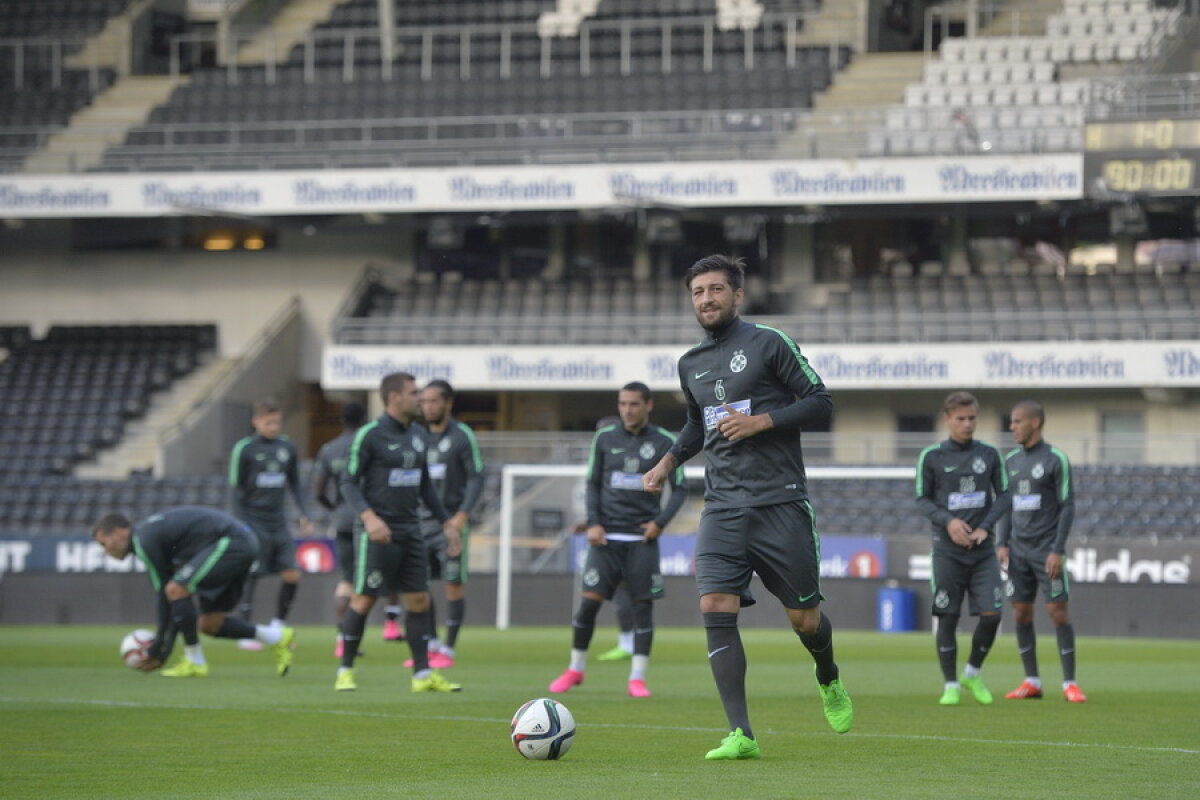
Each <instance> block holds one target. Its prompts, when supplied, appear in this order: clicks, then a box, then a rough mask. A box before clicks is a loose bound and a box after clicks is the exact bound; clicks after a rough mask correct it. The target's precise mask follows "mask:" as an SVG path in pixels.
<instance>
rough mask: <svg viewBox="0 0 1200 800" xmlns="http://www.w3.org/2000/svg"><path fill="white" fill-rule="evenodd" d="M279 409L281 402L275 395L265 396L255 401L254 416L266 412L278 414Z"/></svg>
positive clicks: (259, 415)
mask: <svg viewBox="0 0 1200 800" xmlns="http://www.w3.org/2000/svg"><path fill="white" fill-rule="evenodd" d="M279 410H280V409H279V402H278V401H277V400H276V399H275V398H274V397H264V398H262V399H261V400H256V401H254V416H256V417H261V416H263V415H264V414H278V413H279Z"/></svg>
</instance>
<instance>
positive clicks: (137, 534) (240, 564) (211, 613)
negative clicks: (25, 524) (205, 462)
mask: <svg viewBox="0 0 1200 800" xmlns="http://www.w3.org/2000/svg"><path fill="white" fill-rule="evenodd" d="M92 538H93V539H95V540H96V542H98V543H99V544H100V546H101V547H103V548H104V552H105V553H107V554H108V555H109V556H111V557H112V558H116V559H123V558H125V557H126V556H128V555H129V554H130V553H134V554H136V555H137V557H138V559H139V560H140V561H141V562H142V563H143V564H145V565H146V574H147V575H148V576H149V578H150V583H151V585H152V586H154V591H155V592H156V593H157V594H158V631H157V632H156V633H155V635H154V643H153V644H152V645H151V646H150V650H149V653H148V655H147V656H146V658H145V659H144V660H143V661H142V663H141V664H139V665H138V669H140V670H143V671H147V672H148V671H150V670H155V669H158V668H159V667H161V666H162V665H163V662H164V661H166V659H167V657H168V656H169V655H170V654H171V644H172V642H173V637H174V633H175V632H178V633H181V634H182V635H183V641H184V657H183V658H182V659H180V660H179V661H178V662H177V663H176V664H175V666H173V667H169V668H167V669H164V670H163V672H162V674H163V675H165V676H166V677H168V678H203V677H206V676H207V675H208V662H207V661H205V658H204V651H203V649H202V648H201V647H200V639H199V637H198V636H197V625H198V626H199V630H200V631H203V632H204V633H206V634H208V635H209V636H216V637H220V638H222V639H248V638H252V637H253V638H255V639H257V640H258V641H260V642H262V643H263V644H266V645H270V648H271V651H272V653H273V654H274V656H275V668H276V670H277V671H278V672H279V674H280V675H281V676H282V675H286V674H287V672H288V668H289V667H290V666H291V664H292V648H293V647H294V645H295V641H296V635H295V633H294V632H293V631H292V629H291V628H288V627H280V626H275V625H258V626H254V625H251V624H250V623H248V622H246V621H245V620H243V619H238V618H237V617H233V616H229V612H230V611H232V610H233V609H234V606H235V605H236V604H237V601H238V598H239V597H240V596H241V594H242V584H243V583H244V582H245V580H246V577H247V575H248V574H249V573H250V566H251V564H253V563H254V559H256V558H257V557H258V540H257V539H256V538H255V537H254V533H253V532H251V530H250V529H249V528H247V527H246V526H245V525H243V524H242V523H241V522H238V521H237V520H236V519H234V518H233V517H231V516H229V515H228V514H225V513H223V512H221V511H217V510H215V509H212V508H201V507H198V506H180V507H178V508H171V509H167V510H166V511H161V512H159V513H157V514H153V515H151V516H150V517H148V518H147V519H146V520H145V521H144V522H142V523H141V524H139V525H138V526H137V527H136V528H135V527H134V525H133V523H132V522H130V521H129V519H127V518H126V517H125V516H124V515H123V514H107V515H105V516H104V517H103V518H101V519H100V521H99V522H97V523H96V525H95V526H94V527H93V528H92ZM192 595H195V596H196V598H197V599H198V600H199V601H200V616H199V620H197V617H196V606H195V604H194V603H193V601H192Z"/></svg>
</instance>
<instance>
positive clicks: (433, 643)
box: [429, 636, 442, 653]
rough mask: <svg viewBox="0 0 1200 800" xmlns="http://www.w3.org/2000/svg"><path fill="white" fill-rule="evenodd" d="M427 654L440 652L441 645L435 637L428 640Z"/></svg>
mask: <svg viewBox="0 0 1200 800" xmlns="http://www.w3.org/2000/svg"><path fill="white" fill-rule="evenodd" d="M429 652H430V653H440V652H442V643H441V642H439V641H438V639H437V637H436V636H435V637H433V638H432V639H430V640H429Z"/></svg>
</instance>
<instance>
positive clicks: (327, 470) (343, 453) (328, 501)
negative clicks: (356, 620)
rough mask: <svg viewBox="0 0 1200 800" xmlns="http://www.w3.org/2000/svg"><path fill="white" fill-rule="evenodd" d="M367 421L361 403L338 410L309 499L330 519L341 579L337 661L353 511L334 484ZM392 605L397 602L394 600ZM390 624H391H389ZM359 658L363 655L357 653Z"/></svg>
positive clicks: (336, 593) (348, 585)
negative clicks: (335, 431)
mask: <svg viewBox="0 0 1200 800" xmlns="http://www.w3.org/2000/svg"><path fill="white" fill-rule="evenodd" d="M366 421H367V409H366V408H364V407H363V405H362V404H361V403H354V402H350V403H346V404H345V405H343V406H342V432H341V434H339V435H338V436H337V437H336V438H334V439H331V440H330V441H328V442H326V443H325V444H324V445H322V446H321V449H320V451H318V453H317V462H316V464H315V466H314V468H313V496H314V497H316V498H317V502H318V503H320V504H321V505H322V506H324V507H325V508H327V509H329V510H330V511H331V512H333V513H332V517H333V529H334V536H335V539H334V541H335V545H336V547H337V560H338V568H339V569H340V570H341V573H342V579H341V580H340V581H338V583H337V586H336V587H335V588H334V590H333V610H334V614H335V615H336V616H337V644H336V645H335V646H334V653H333V654H334V657H335V658H341V657H342V650H343V642H342V620H343V619H345V617H346V610H347V609H348V608H350V595H352V594H353V593H354V511H353V510H351V508H350V507H349V506H348V505H346V501H345V499H344V498H343V497H342V492H341V489H340V488H339V486H338V483H339V481H340V479H341V474H342V471H343V470H345V468H346V461H347V460H349V458H350V445H351V443H352V442H353V441H354V434H355V433H357V432H358V429H359V428H361V427H362V426H363V424H364V423H365V422H366ZM391 602H392V603H396V602H399V601H398V599H397V598H395V597H394V596H393V597H392V598H391ZM393 624H394V623H393ZM359 655H363V653H362V651H361V650H360V651H359Z"/></svg>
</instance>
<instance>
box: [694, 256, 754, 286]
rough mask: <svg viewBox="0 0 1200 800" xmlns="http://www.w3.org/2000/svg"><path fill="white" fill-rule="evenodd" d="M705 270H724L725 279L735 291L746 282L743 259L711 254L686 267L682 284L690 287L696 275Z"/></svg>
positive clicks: (701, 273)
mask: <svg viewBox="0 0 1200 800" xmlns="http://www.w3.org/2000/svg"><path fill="white" fill-rule="evenodd" d="M706 272H724V273H725V280H727V281H729V288H731V289H733V290H734V291H735V292H736V291H737V290H738V289H741V288H742V284H744V283H745V282H746V262H745V261H743V260H742V259H740V258H735V257H733V256H722V255H712V256H707V257H705V258H702V259H700V260H699V261H697V262H696V263H695V264H692V266H690V267H688V271H687V272H686V273H685V274H684V276H683V285H684V286H686V287H687V288H689V289H691V288H692V281H693V280H695V278H696V276H697V275H703V274H704V273H706Z"/></svg>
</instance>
